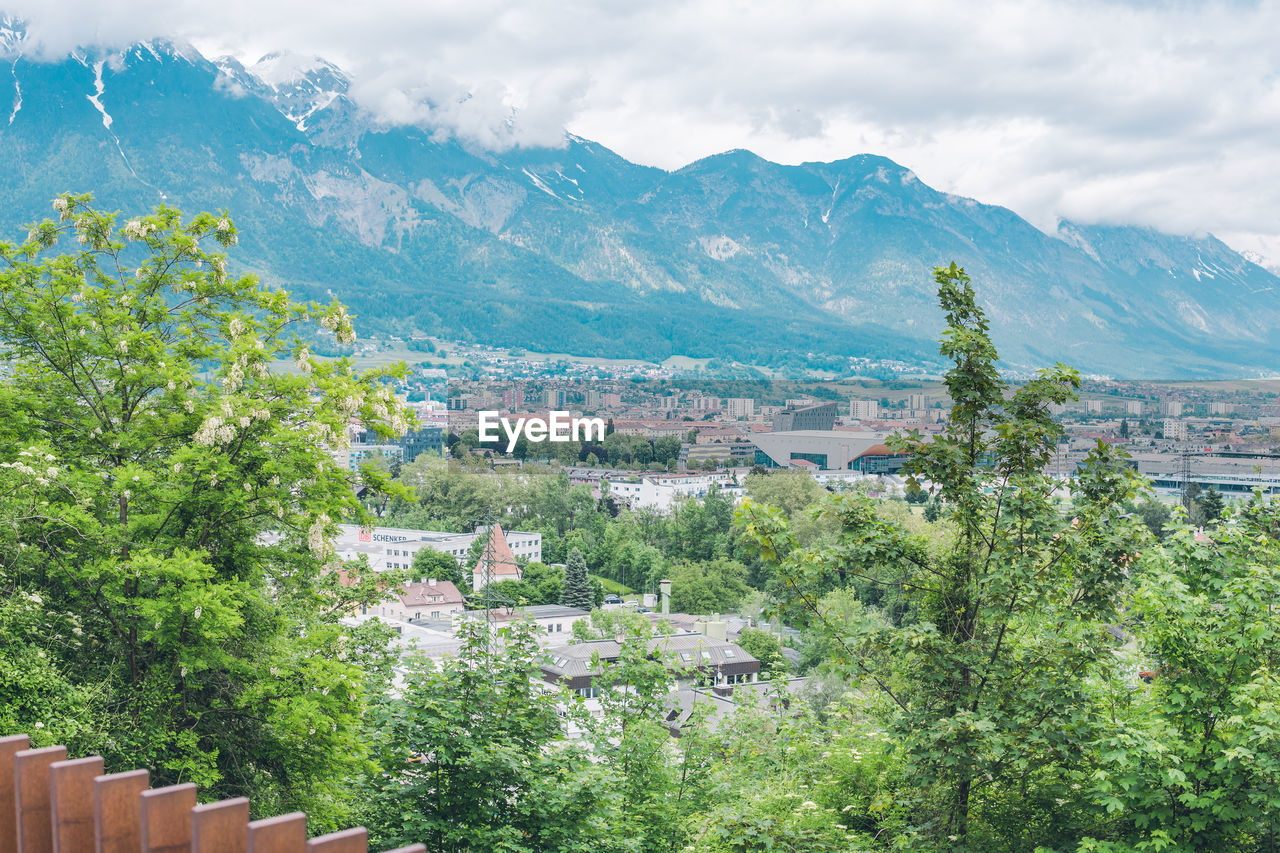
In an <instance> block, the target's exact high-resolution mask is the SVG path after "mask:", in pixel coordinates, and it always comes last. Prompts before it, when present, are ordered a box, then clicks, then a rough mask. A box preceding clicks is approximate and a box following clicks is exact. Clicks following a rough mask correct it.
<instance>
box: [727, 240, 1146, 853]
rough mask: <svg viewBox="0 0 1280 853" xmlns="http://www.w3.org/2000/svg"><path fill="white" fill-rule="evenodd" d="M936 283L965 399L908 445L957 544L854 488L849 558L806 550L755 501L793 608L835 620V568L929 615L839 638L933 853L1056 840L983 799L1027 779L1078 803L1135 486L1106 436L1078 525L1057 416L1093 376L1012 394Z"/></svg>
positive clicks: (959, 299) (761, 534) (1083, 490)
mask: <svg viewBox="0 0 1280 853" xmlns="http://www.w3.org/2000/svg"><path fill="white" fill-rule="evenodd" d="M936 280H937V283H938V295H939V300H940V302H941V304H942V309H943V312H944V314H945V316H946V320H947V328H946V331H945V332H944V334H943V339H942V347H941V352H942V354H943V356H944V357H946V358H947V359H949V360H950V361H951V363H952V366H951V368H950V370H949V371H948V372H947V375H946V386H947V392H948V396H949V397H950V398H951V400H953V401H954V405H953V407H952V410H951V416H950V419H949V422H948V425H947V427H946V429H945V430H944V431H943V432H942V433H941V434H940V435H938V436H936V437H935V438H933V440H931V441H930V440H926V439H925V438H924V437H922V436H920V435H918V434H911V435H908V436H906V437H903V438H899V439H897V440H895V441H894V443H893V445H892V446H893V447H894V448H895V449H896V450H897V451H898V452H904V453H909V454H910V455H911V458H910V460H909V462H908V467H907V469H906V470H907V473H908V475H909V476H910V477H911V478H912V479H913V481H916V482H917V483H918V482H928V483H930V484H932V485H933V487H934V488H935V489H936V490H937V492H938V493H939V494H940V495H941V497H942V499H943V500H945V501H946V503H947V505H948V507H949V508H950V510H951V512H950V516H949V521H948V523H949V525H950V527H951V528H952V530H953V533H952V535H951V536H950V537H949V538H948V539H947V540H946V541H945V542H942V543H937V545H931V543H930V542H929V541H927V540H925V539H924V538H923V537H919V536H913V535H911V534H909V533H908V532H907V531H906V530H905V529H903V528H902V527H900V526H899V525H896V524H893V523H890V522H887V521H885V520H884V519H882V518H881V517H879V516H878V515H877V513H876V511H875V507H874V506H873V505H872V504H871V503H870V502H869V501H867V500H865V499H863V498H860V497H856V496H854V497H850V496H846V495H839V496H836V497H834V498H833V500H832V502H831V504H830V506H829V509H828V510H827V511H828V512H830V513H832V514H834V515H835V516H836V517H837V518H838V519H839V520H840V524H841V527H842V530H843V533H842V535H841V542H840V544H839V545H838V547H836V548H833V549H797V548H795V545H794V539H792V538H791V537H790V536H789V534H788V533H787V531H786V525H785V523H784V522H783V520H782V519H781V518H780V517H779V515H778V514H777V513H776V512H770V511H768V510H763V509H761V508H759V507H755V506H754V505H752V504H750V503H748V504H746V505H744V508H743V512H742V522H741V523H742V525H743V529H744V534H745V535H747V536H748V537H749V538H750V539H752V540H753V541H755V542H757V543H758V544H759V546H760V547H761V549H762V551H763V553H764V554H765V555H766V556H769V557H771V558H773V559H782V560H783V561H784V566H783V569H782V573H783V574H784V575H785V577H786V579H787V586H788V587H789V588H790V589H791V590H793V595H792V599H791V602H790V603H791V606H793V607H799V608H804V609H808V610H809V611H810V612H811V613H814V614H815V616H816V617H817V618H818V619H819V620H820V621H819V625H820V626H823V625H824V624H825V623H823V622H822V621H821V614H820V613H817V612H816V611H817V603H816V601H815V600H814V599H813V598H812V597H811V596H810V595H809V594H807V592H806V590H809V589H811V588H817V589H823V588H825V586H826V585H827V584H829V581H828V580H827V578H828V577H829V576H830V575H832V574H835V575H838V576H856V577H859V578H862V579H864V580H865V581H867V582H870V583H883V584H890V585H894V586H900V587H901V588H902V589H903V590H904V591H906V592H907V593H908V594H909V595H911V597H912V599H913V600H914V601H915V603H916V606H917V607H918V608H919V616H918V620H917V621H914V622H911V623H904V624H903V625H901V626H899V627H894V628H884V627H883V626H881V627H875V626H871V625H867V626H863V627H859V628H858V629H857V630H855V631H854V632H853V633H852V634H844V635H840V634H839V633H837V632H835V631H832V633H833V634H834V635H835V637H834V639H835V640H836V641H837V643H838V648H841V649H843V650H844V653H843V655H842V657H843V659H844V660H845V661H846V663H847V665H848V666H851V667H853V668H854V669H855V670H856V671H858V672H860V673H861V674H862V675H863V676H864V677H865V678H867V679H868V680H869V682H870V684H872V685H874V686H875V687H876V688H877V689H878V690H879V691H880V693H881V694H882V695H883V696H884V697H886V699H887V701H888V702H889V710H888V712H887V721H888V723H889V725H890V726H891V729H892V731H893V732H894V733H895V736H896V737H897V739H898V740H899V742H900V745H901V748H902V750H903V754H904V758H905V760H906V762H907V767H908V770H907V771H906V773H907V784H908V785H909V786H910V787H909V788H907V789H904V790H903V791H901V792H900V793H899V796H900V797H902V798H903V799H906V800H908V801H910V802H911V803H912V805H913V809H912V812H911V815H910V820H911V825H910V830H909V831H910V832H911V833H912V834H914V835H915V836H918V838H919V841H918V846H919V847H931V848H938V849H955V850H979V849H981V850H996V849H1028V848H1029V847H1033V846H1035V843H1046V842H1045V841H1043V840H1040V839H1043V838H1044V836H1045V835H1046V834H1048V833H1047V831H1045V830H1041V833H1042V834H1041V836H1040V839H1036V840H1034V841H1033V840H1032V839H1028V838H1026V837H1022V836H1019V833H1022V832H1026V831H1027V827H1026V824H1025V821H1020V820H1012V821H1010V820H1008V816H1009V814H1010V812H1009V810H1007V809H1003V808H1001V809H996V810H992V811H989V812H988V811H985V810H983V808H982V806H985V805H987V804H989V803H993V802H998V801H1000V800H1001V799H1002V798H1003V797H1005V792H1006V790H1007V786H1011V785H1017V784H1019V783H1025V784H1042V785H1045V786H1048V787H1049V788H1050V789H1052V787H1053V786H1054V785H1059V786H1062V787H1061V791H1062V792H1063V793H1067V789H1066V787H1065V784H1064V782H1063V779H1064V777H1065V776H1066V775H1067V774H1068V773H1069V772H1071V771H1073V770H1075V771H1078V770H1079V768H1078V766H1077V765H1076V762H1077V761H1078V759H1079V757H1080V756H1081V754H1082V751H1083V749H1084V748H1085V746H1086V745H1087V744H1088V743H1089V742H1090V738H1091V736H1092V733H1093V725H1094V723H1096V722H1097V720H1096V718H1095V717H1094V716H1093V715H1091V712H1090V709H1091V708H1093V707H1094V705H1093V702H1092V700H1091V697H1090V692H1089V688H1088V685H1089V683H1090V679H1091V678H1092V677H1095V676H1096V677H1104V676H1105V674H1106V673H1107V672H1109V669H1108V667H1109V666H1110V663H1111V659H1112V645H1113V641H1112V639H1111V637H1110V635H1109V634H1108V633H1107V631H1106V630H1105V626H1106V625H1107V624H1108V623H1110V622H1113V621H1114V620H1115V619H1116V616H1117V601H1118V597H1119V593H1120V590H1121V588H1122V584H1123V583H1124V580H1125V577H1126V568H1127V566H1128V565H1129V564H1130V562H1131V561H1132V559H1133V556H1132V542H1133V536H1134V534H1133V529H1132V525H1130V524H1126V523H1125V522H1124V520H1123V519H1122V518H1121V513H1120V509H1121V503H1122V502H1123V501H1124V500H1125V499H1127V498H1129V497H1131V495H1132V494H1133V492H1134V489H1135V480H1134V477H1135V475H1134V474H1133V473H1132V472H1131V471H1129V470H1128V469H1127V468H1126V467H1125V466H1124V465H1123V463H1122V459H1121V458H1120V456H1119V451H1117V450H1115V449H1112V448H1110V447H1108V446H1106V445H1104V444H1102V443H1099V445H1098V447H1097V448H1096V449H1094V450H1093V451H1092V452H1091V454H1090V455H1089V457H1088V458H1087V459H1086V460H1085V461H1084V463H1082V465H1081V466H1080V469H1079V472H1078V474H1077V477H1076V479H1075V480H1074V482H1073V483H1072V491H1073V493H1074V494H1075V495H1076V497H1077V501H1076V507H1075V516H1074V517H1070V518H1064V517H1061V516H1060V515H1059V514H1058V512H1057V511H1056V509H1055V504H1054V500H1053V492H1054V489H1055V487H1056V485H1057V484H1056V483H1055V482H1053V481H1052V480H1051V479H1049V478H1047V477H1045V476H1044V474H1043V473H1042V471H1043V469H1044V467H1045V465H1046V464H1047V463H1048V461H1049V460H1050V459H1051V458H1052V456H1053V453H1054V451H1055V450H1056V447H1057V442H1058V438H1059V436H1060V435H1061V434H1062V430H1061V428H1060V427H1059V426H1058V425H1057V424H1056V423H1055V422H1054V420H1053V418H1052V416H1051V415H1050V412H1049V407H1050V406H1051V405H1054V404H1059V405H1060V404H1062V403H1064V402H1066V401H1067V400H1069V399H1071V398H1072V397H1073V396H1074V393H1075V391H1076V389H1077V388H1078V387H1079V382H1080V380H1079V377H1078V375H1077V374H1076V372H1075V371H1073V370H1071V369H1069V368H1066V367H1063V366H1061V365H1059V366H1057V367H1055V368H1052V369H1049V370H1045V371H1042V372H1041V373H1040V374H1038V375H1037V377H1036V378H1034V379H1032V380H1030V381H1028V382H1026V383H1025V384H1023V385H1022V386H1020V387H1019V388H1018V389H1017V390H1016V391H1013V392H1012V394H1010V395H1008V396H1006V390H1007V389H1006V387H1005V383H1004V382H1003V381H1002V380H1001V379H1000V376H999V374H998V372H997V369H996V361H997V355H996V350H995V347H994V345H993V344H992V343H991V339H990V337H989V335H988V325H987V321H986V317H985V316H984V314H983V312H982V310H981V309H980V308H979V307H978V305H977V302H976V299H975V296H974V292H973V288H972V286H971V285H970V282H969V278H968V276H967V275H965V273H964V271H963V270H961V269H959V268H958V267H956V266H955V265H954V264H953V265H951V267H949V268H940V269H938V270H937V271H936ZM917 487H918V486H917ZM939 546H940V547H939ZM1050 768H1056V770H1053V769H1050ZM1026 799H1027V797H1026V795H1025V794H1024V795H1023V797H1022V798H1021V800H1018V799H1012V798H1011V799H1010V800H1009V801H1010V802H1021V801H1025V800H1026ZM975 804H978V805H979V809H978V813H977V815H976V818H977V819H976V822H975V813H974V809H975ZM1060 831H1062V830H1060Z"/></svg>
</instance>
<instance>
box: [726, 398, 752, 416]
mask: <svg viewBox="0 0 1280 853" xmlns="http://www.w3.org/2000/svg"><path fill="white" fill-rule="evenodd" d="M724 413H725V414H726V415H728V416H729V417H731V418H750V417H753V416H754V415H755V413H756V401H755V399H754V398H752V397H729V398H727V399H726V400H725V401H724Z"/></svg>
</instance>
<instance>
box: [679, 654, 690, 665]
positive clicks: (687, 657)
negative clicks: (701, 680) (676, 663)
mask: <svg viewBox="0 0 1280 853" xmlns="http://www.w3.org/2000/svg"><path fill="white" fill-rule="evenodd" d="M680 659H681V660H682V661H684V662H685V663H692V662H693V655H691V654H689V653H688V652H681V653H680Z"/></svg>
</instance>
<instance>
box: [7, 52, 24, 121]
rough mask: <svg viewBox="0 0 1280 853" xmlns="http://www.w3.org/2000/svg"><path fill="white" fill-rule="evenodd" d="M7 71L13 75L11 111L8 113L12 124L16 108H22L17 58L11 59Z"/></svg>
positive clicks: (16, 115) (16, 111) (16, 112)
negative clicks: (11, 61) (11, 62)
mask: <svg viewBox="0 0 1280 853" xmlns="http://www.w3.org/2000/svg"><path fill="white" fill-rule="evenodd" d="M9 73H10V74H12V75H13V111H12V112H10V113H9V124H13V120H14V119H15V118H17V117H18V110H20V109H22V84H21V83H19V82H18V60H16V59H15V60H13V64H11V65H10V66H9Z"/></svg>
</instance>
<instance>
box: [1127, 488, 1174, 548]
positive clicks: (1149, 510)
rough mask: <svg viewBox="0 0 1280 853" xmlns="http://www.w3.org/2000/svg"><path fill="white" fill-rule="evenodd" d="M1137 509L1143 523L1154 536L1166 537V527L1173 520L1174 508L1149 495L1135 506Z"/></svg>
mask: <svg viewBox="0 0 1280 853" xmlns="http://www.w3.org/2000/svg"><path fill="white" fill-rule="evenodd" d="M1135 511H1136V512H1137V514H1138V517H1139V518H1141V519H1142V523H1143V524H1145V525H1146V526H1147V529H1148V530H1150V531H1151V535H1152V536H1154V537H1156V538H1157V539H1163V538H1164V536H1165V530H1166V528H1168V526H1169V524H1170V522H1172V521H1173V510H1172V509H1171V508H1170V507H1169V505H1168V504H1166V503H1162V502H1161V501H1158V500H1156V499H1155V498H1154V497H1148V498H1147V499H1146V500H1144V501H1142V502H1141V503H1139V504H1138V505H1137V506H1136V507H1135Z"/></svg>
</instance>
